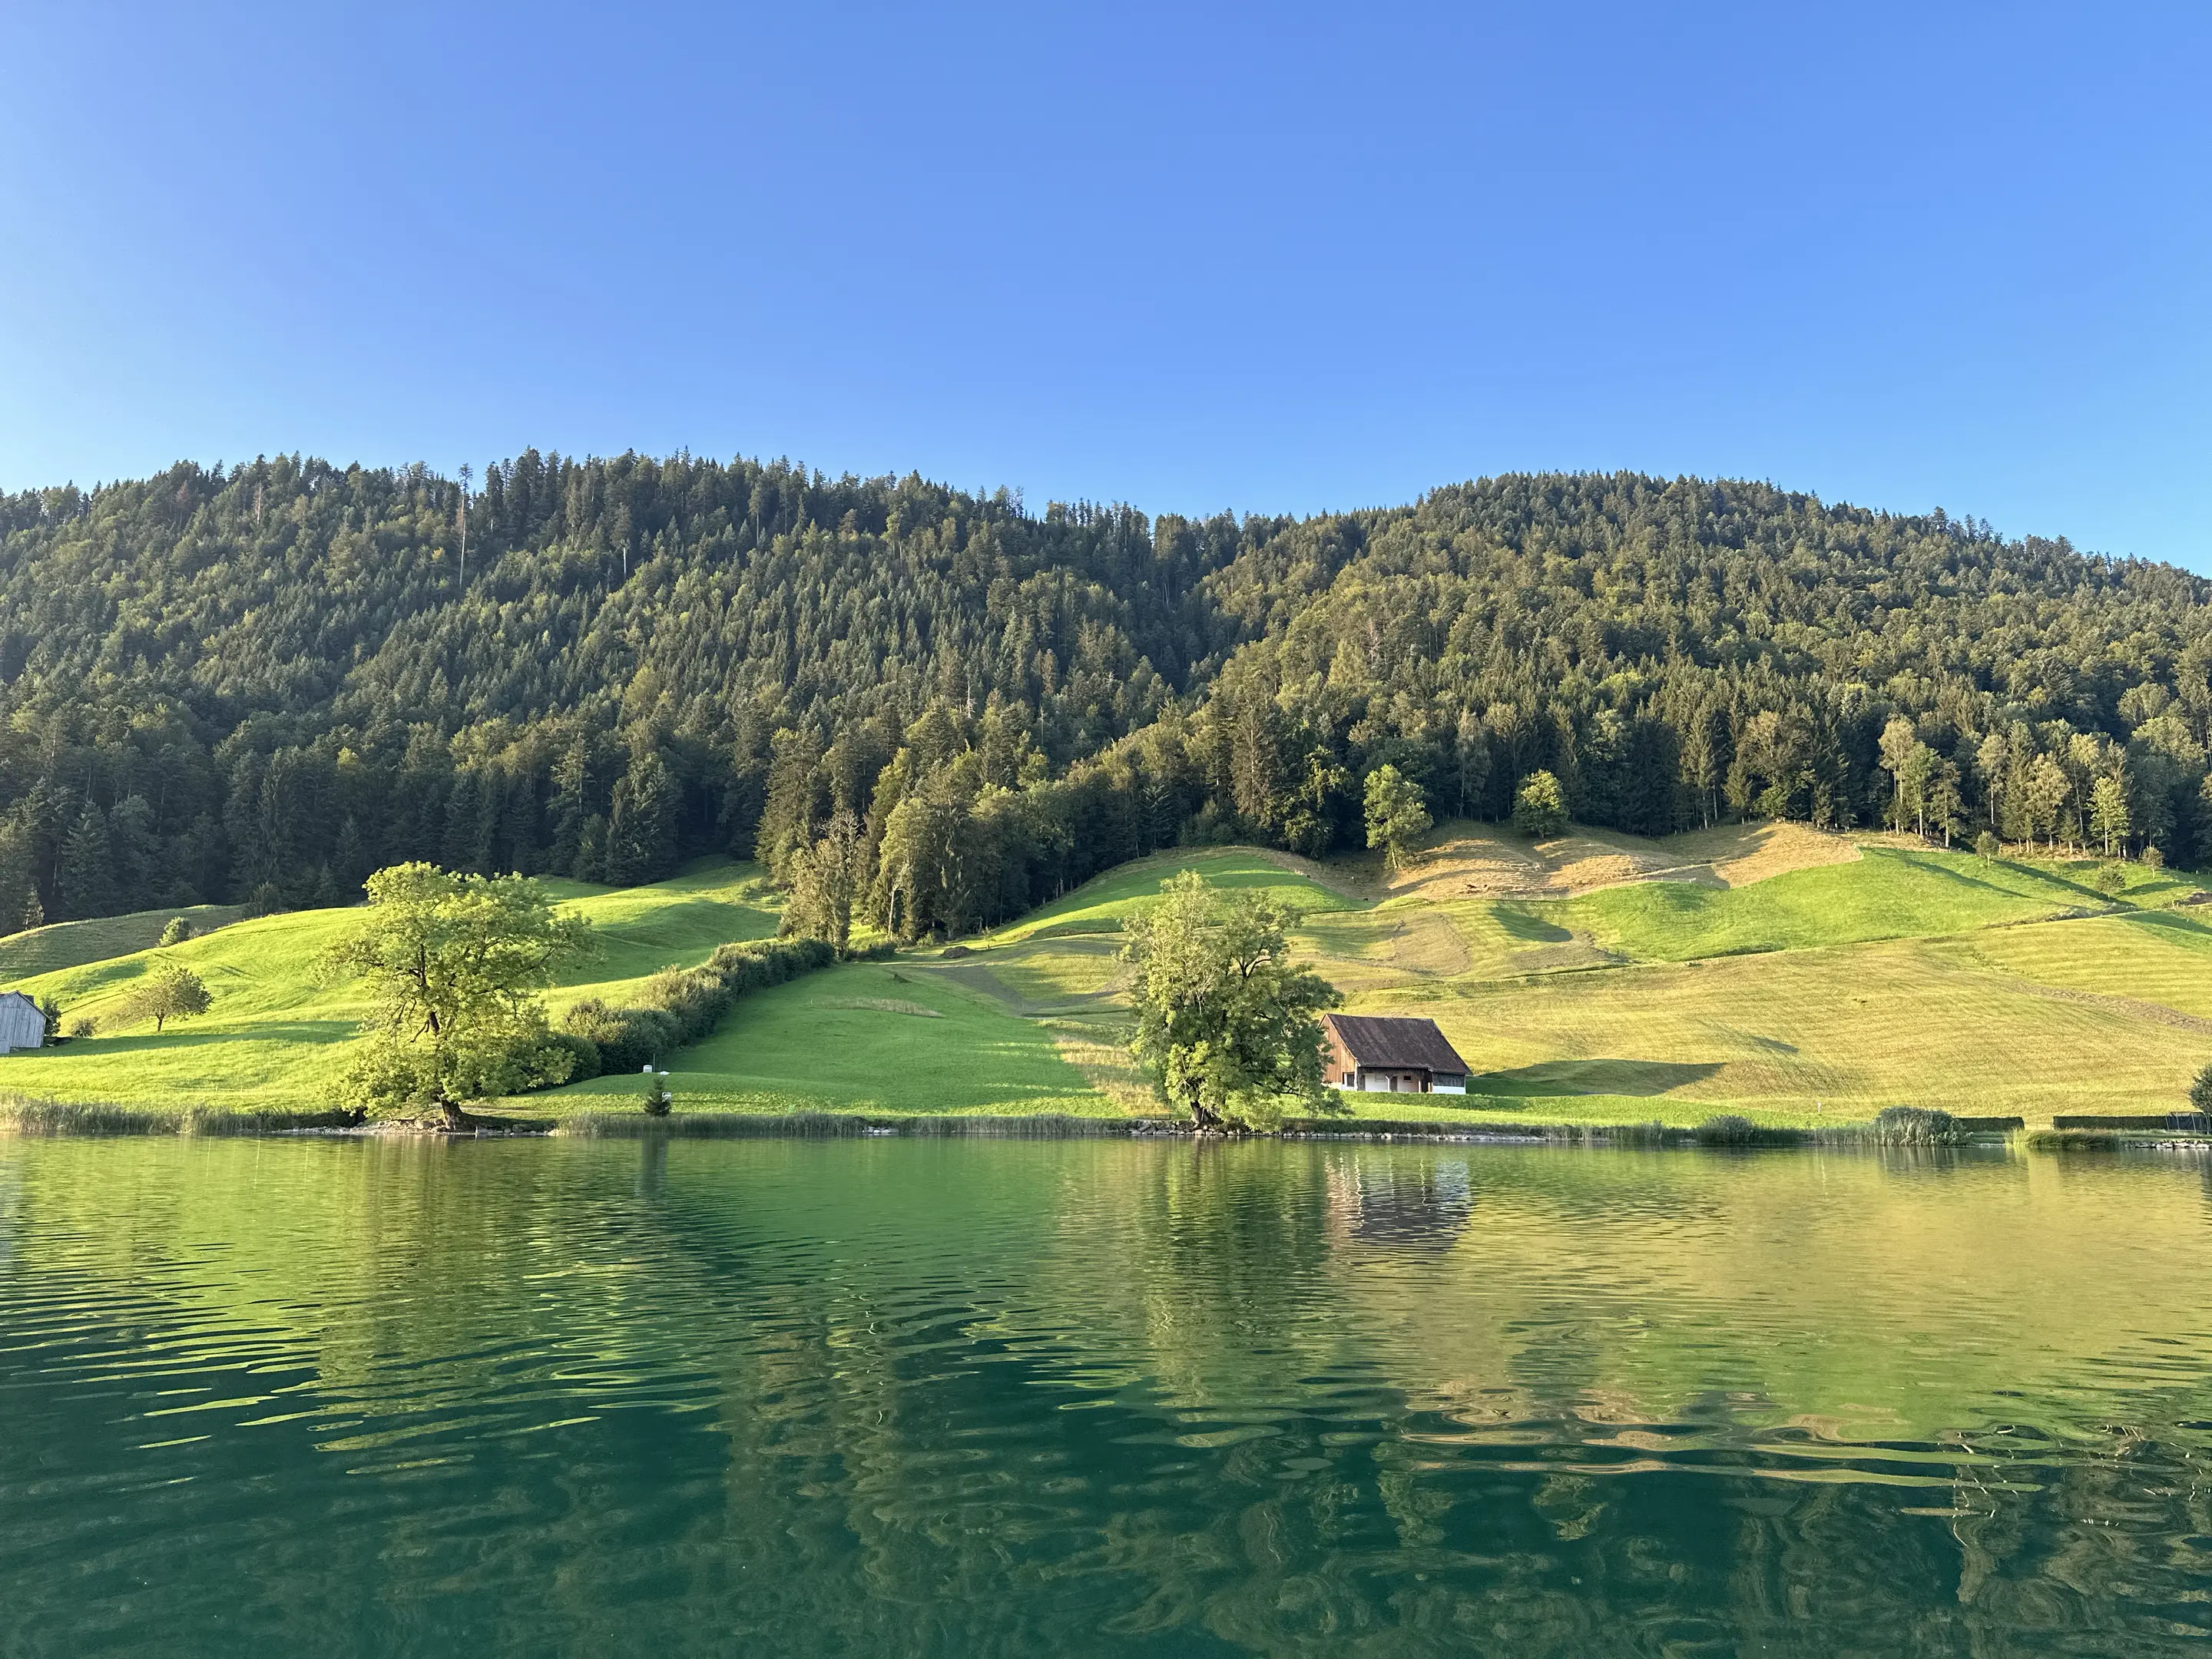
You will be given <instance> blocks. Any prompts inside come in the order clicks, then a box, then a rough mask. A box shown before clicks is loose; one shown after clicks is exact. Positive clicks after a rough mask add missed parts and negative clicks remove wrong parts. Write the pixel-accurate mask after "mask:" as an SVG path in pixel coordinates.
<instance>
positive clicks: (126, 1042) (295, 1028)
mask: <svg viewBox="0 0 2212 1659" xmlns="http://www.w3.org/2000/svg"><path fill="white" fill-rule="evenodd" d="M359 1032H360V1027H358V1026H357V1025H356V1024H354V1022H353V1021H351V1020H349V1019H294V1020H267V1021H261V1020H257V1021H256V1022H255V1023H254V1024H253V1026H252V1029H251V1030H244V1031H195V1030H190V1029H189V1028H179V1027H178V1026H174V1025H172V1026H171V1027H170V1028H169V1029H168V1030H166V1031H164V1032H162V1033H161V1035H160V1036H155V1034H154V1033H153V1032H151V1031H137V1032H133V1033H132V1034H131V1036H90V1037H72V1038H70V1041H69V1042H67V1043H65V1044H64V1045H63V1046H62V1047H61V1048H58V1049H55V1050H53V1051H52V1052H54V1053H56V1054H70V1053H72V1052H75V1053H76V1054H88V1055H89V1054H161V1053H163V1052H166V1051H171V1050H174V1049H179V1048H210V1047H212V1046H214V1045H216V1044H217V1043H240V1042H306V1043H317V1044H328V1043H338V1042H348V1041H349V1040H351V1039H352V1038H353V1037H354V1036H357V1035H358V1034H359ZM37 1052H43V1051H37Z"/></svg>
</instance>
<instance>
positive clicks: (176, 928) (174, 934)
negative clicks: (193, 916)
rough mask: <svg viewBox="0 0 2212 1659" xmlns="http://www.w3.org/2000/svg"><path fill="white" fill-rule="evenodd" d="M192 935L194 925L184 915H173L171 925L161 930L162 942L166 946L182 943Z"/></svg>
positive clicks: (170, 919) (170, 920)
mask: <svg viewBox="0 0 2212 1659" xmlns="http://www.w3.org/2000/svg"><path fill="white" fill-rule="evenodd" d="M191 936H192V925H191V923H190V922H189V921H185V919H184V918H183V917H182V916H171V917H170V918H169V925H168V926H167V927H164V928H163V929H162V930H161V944H162V945H163V946H164V947H166V946H168V945H182V944H183V943H184V942H185V940H186V939H190V938H191Z"/></svg>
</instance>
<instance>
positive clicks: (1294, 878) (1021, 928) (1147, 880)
mask: <svg viewBox="0 0 2212 1659" xmlns="http://www.w3.org/2000/svg"><path fill="white" fill-rule="evenodd" d="M1183 870H1195V871H1197V872H1199V873H1200V875H1202V876H1204V877H1205V878H1206V880H1207V882H1209V883H1210V884H1212V885H1213V886H1216V887H1221V888H1228V889H1248V888H1261V889H1265V890H1267V891H1268V892H1269V893H1270V894H1271V895H1272V896H1273V897H1274V898H1276V899H1278V900H1279V901H1280V902H1282V903H1283V904H1285V905H1286V906H1287V907H1289V908H1291V910H1293V911H1296V912H1297V913H1298V914H1300V915H1310V914H1312V913H1315V912H1318V911H1325V910H1344V909H1350V908H1352V906H1353V905H1354V903H1355V901H1354V900H1352V899H1349V898H1346V897H1345V896H1343V895H1342V894H1340V893H1339V892H1337V891H1335V890H1333V889H1332V888H1330V887H1328V886H1326V885H1324V884H1322V882H1321V881H1319V880H1317V879H1316V878H1314V877H1313V876H1310V875H1307V874H1304V873H1302V872H1300V871H1299V870H1298V869H1297V868H1296V867H1295V866H1293V865H1292V863H1291V860H1287V859H1285V858H1284V857H1283V856H1282V855H1280V854H1267V853H1262V852H1257V851H1255V850H1254V849H1253V848H1248V847H1231V848H1218V849H1214V848H1192V849H1187V850H1183V851H1180V852H1176V853H1160V854H1154V855H1153V856H1152V857H1151V858H1143V859H1138V860H1133V862H1131V863H1128V864H1124V865H1121V866H1118V867H1117V868H1115V869H1113V870H1109V871H1108V872H1106V873H1105V874H1104V875H1103V876H1100V877H1098V878H1097V879H1095V880H1093V881H1090V882H1086V883H1085V884H1084V885H1082V886H1081V887H1079V888H1077V889H1076V890H1074V891H1073V893H1070V894H1068V895H1067V896H1066V897H1065V898H1062V899H1059V900H1056V901H1055V902H1053V903H1051V904H1048V905H1046V906H1044V907H1043V908H1041V909H1037V910H1032V911H1031V912H1030V914H1029V915H1026V916H1024V917H1023V918H1022V919H1021V920H1020V921H1018V922H1015V923H1013V924H1012V926H1010V927H1004V928H1001V929H1000V931H999V932H998V933H994V934H993V935H991V936H990V938H989V939H987V940H986V941H985V943H987V944H1010V943H1014V942H1017V941H1019V940H1022V939H1035V938H1037V937H1038V936H1040V935H1046V934H1049V935H1054V936H1065V935H1068V934H1077V933H1117V932H1119V931H1120V929H1121V921H1122V919H1123V918H1124V917H1126V916H1127V915H1128V914H1129V912H1130V911H1131V910H1133V908H1136V907H1137V906H1138V905H1139V904H1143V903H1145V902H1147V901H1149V900H1152V899H1156V898H1158V896H1160V884H1161V883H1162V882H1163V881H1165V880H1166V879H1168V878H1170V877H1171V876H1173V875H1175V874H1176V873H1177V872H1180V871H1183Z"/></svg>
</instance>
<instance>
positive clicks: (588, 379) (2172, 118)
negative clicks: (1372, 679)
mask: <svg viewBox="0 0 2212 1659" xmlns="http://www.w3.org/2000/svg"><path fill="white" fill-rule="evenodd" d="M0 61H4V62H5V63H6V64H7V65H8V72H7V76H6V79H7V84H8V91H7V93H6V94H5V96H4V98H0V213H3V214H4V218H0V225H4V227H5V228H4V229H3V230H0V487H6V488H10V489H13V488H20V487H22V486H26V485H33V484H46V483H59V482H61V481H63V480H64V479H75V480H76V481H77V482H79V483H90V482H92V481H93V480H94V479H99V478H109V477H117V476H129V475H137V474H142V473H144V472H147V471H152V470H155V469H156V468H159V467H161V466H164V465H167V464H168V463H169V462H171V461H173V460H174V459H179V458H180V457H191V458H192V459H198V460H202V461H210V462H211V461H214V460H216V459H225V460H232V461H235V460H239V459H249V458H251V457H252V455H253V454H255V453H258V452H269V453H275V452H276V451H280V450H286V451H289V450H295V449H296V450H303V451H306V452H308V453H320V454H323V455H326V456H329V457H331V458H332V459H337V460H339V461H341V462H343V461H346V460H351V459H359V460H362V461H365V462H370V463H385V462H403V461H407V460H411V459H424V460H427V461H428V462H429V463H430V464H431V465H434V466H436V467H438V468H440V469H441V470H444V471H452V470H453V468H454V467H456V466H458V465H459V464H460V463H461V462H463V461H465V460H466V461H472V462H474V463H476V464H477V465H478V467H479V468H481V466H482V465H483V463H484V462H485V461H487V460H489V459H496V458H498V457H501V456H503V455H507V454H509V453H513V452H515V451H517V450H519V449H520V448H522V447H524V446H526V445H529V444H535V445H537V446H538V447H540V448H542V449H545V448H558V449H561V450H563V451H568V452H597V453H614V452H618V451H621V450H623V449H626V448H632V447H635V448H638V449H641V450H647V451H651V452H662V451H666V450H670V449H673V448H677V447H689V448H690V449H691V450H692V451H694V452H695V453H705V454H714V455H719V456H727V455H730V454H734V453H745V454H757V455H762V456H773V455H778V454H784V455H789V456H791V457H793V458H794V459H800V460H804V461H806V462H808V463H811V464H812V465H816V466H818V467H821V468H823V470H825V471H831V472H842V471H854V472H861V473H874V472H886V471H897V472H903V471H908V470H909V469H919V470H920V471H922V472H923V473H925V474H927V475H929V476H932V477H940V478H945V479H948V480H950V481H951V482H953V483H959V484H964V485H971V486H972V485H993V486H995V485H997V484H1000V483H1006V484H1010V485H1015V486H1019V487H1020V488H1022V489H1024V491H1025V493H1026V495H1027V498H1028V500H1029V501H1030V502H1031V503H1032V504H1039V503H1042V501H1046V500H1048V499H1055V498H1057V499H1067V498H1073V497H1078V496H1082V497H1088V498H1091V499H1093V500H1126V501H1132V502H1133V503H1135V504H1136V505H1138V506H1139V507H1144V508H1146V509H1147V510H1151V511H1156V512H1157V511H1161V510H1168V509H1173V510H1178V511H1184V512H1203V511H1212V510H1214V509H1218V508H1221V507H1229V508H1233V509H1236V510H1237V511H1240V512H1241V511H1247V510H1264V511H1301V512H1303V511H1309V510H1313V509H1318V508H1322V507H1358V506H1366V505H1374V504H1379V503H1383V502H1391V501H1404V500H1407V499H1410V498H1411V497H1412V496H1413V495H1415V494H1417V493H1418V492H1419V491H1420V490H1421V489H1424V488H1425V487H1428V486H1430V485H1432V484H1436V483H1444V482H1449V481H1453V480H1457V479H1462V478H1466V477H1473V476H1476V475H1479V474H1482V473H1489V472H1498V471H1509V470H1516V469H1524V468H1576V469H1580V468H1597V469H1607V470H1609V469H1613V468H1617V467H1626V468H1634V469H1638V470H1641V471H1650V472H1656V473H1661V474H1672V473H1676V472H1694V473H1700V474H1708V475H1711V474H1725V475H1737V476H1749V477H1771V478H1772V479H1774V480H1776V481H1777V482H1778V483H1784V484H1786V485H1789V486H1791V487H1793V488H1799V489H1810V490H1814V491H1816V492H1817V493H1819V494H1820V495H1824V496H1826V497H1827V498H1829V499H1831V500H1849V501H1858V502H1862V503H1864V504H1867V505H1871V506H1877V507H1893V508H1898V509H1907V510H1918V509H1923V508H1926V507H1933V506H1936V505H1942V506H1943V507H1948V509H1949V510H1951V511H1952V512H1954V513H1974V514H1977V515H1978V516H1982V517H1986V518H1988V519H1990V520H1992V521H1993V522H1994V523H1995V524H1996V526H1997V527H1998V528H1999V529H2001V530H2003V531H2005V532H2008V533H2012V534H2021V533H2027V532H2037V533H2041V534H2046V535H2066V536H2069V537H2071V538H2073V539H2074V540H2075V543H2076V544H2078V545H2081V546H2082V547H2084V548H2087V549H2092V550H2100V551H2109V552H2115V553H2136V554H2142V555H2144V556H2152V557H2160V558H2170V559H2175V560H2179V561H2181V562H2186V563H2189V564H2191V565H2192V566H2194V567H2195V568H2199V569H2212V94H2208V92H2207V86H2208V84H2212V7H2207V6H2205V5H2203V4H2200V3H2189V4H2158V3H2148V4H2140V5H2129V6H2120V7H2087V6H2078V5H2077V6H2066V7H2059V6H2041V5H2033V4H2030V5H2002V6H1997V5H1992V6H1987V7H1979V6H1963V5H1961V6H1942V5H1936V4H1930V3H1918V4H1912V5H1899V6H1885V5H1878V4H1868V3H1853V4H1847V5H1832V6H1813V5H1807V6H1796V5H1778V4H1773V3H1768V4H1764V5H1759V6H1713V5H1698V4H1677V5H1670V6H1655V5H1649V4H1637V5H1625V4H1623V5H1571V4H1557V5H1520V6H1514V7H1491V6H1482V5H1474V4H1461V5H1436V6H1395V7H1394V6H1387V5H1375V4H1358V5H1355V4H1343V5H1339V6H1335V7H1330V8H1321V7H1313V6H1304V5H1296V4H1286V5H1276V6H1256V5H1255V6H1249V7H1231V6H1207V5H1202V4H1178V5H1168V6H1152V5H1148V4H1139V3H1119V4H1115V5H1112V6H1097V7H1060V6H1054V5H1051V4H1049V3H1037V0H1030V3H1027V4H1022V5H1007V6H1004V7H986V6H957V5H941V6H935V7H898V8H892V7H863V6H853V5H841V4H835V3H826V4H825V3H817V4H809V5H803V6H776V7H767V8H753V7H748V6H744V5H734V4H732V5H685V4H670V5H665V6H662V7H659V8H654V7H651V6H635V7H617V6H606V7H598V8H586V7H580V6H573V5H563V4H560V3H548V4H543V5H532V6H517V7H513V8H499V7H489V6H474V7H471V6H465V5H464V6H458V7H453V8H450V9H449V8H447V7H442V6H427V5H426V6H415V5H402V4H387V5H380V6H350V5H343V4H333V5H305V6H301V5H285V6H266V7H263V6H245V5H227V4H222V3H216V4H210V5H206V6H200V7H191V8H186V7H174V6H162V7H158V8H157V7H150V6H149V7H143V8H142V7H124V6H112V5H103V4H98V3H84V0H77V3H70V4H68V5H58V4H50V3H46V0H14V3H12V4H10V5H9V6H7V7H6V8H4V9H0Z"/></svg>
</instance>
